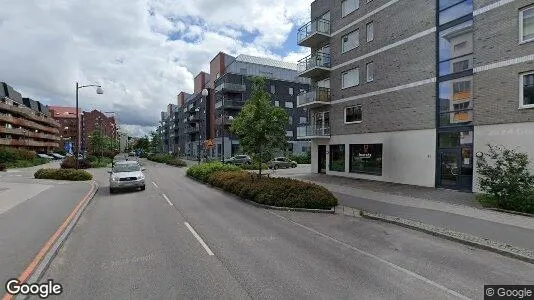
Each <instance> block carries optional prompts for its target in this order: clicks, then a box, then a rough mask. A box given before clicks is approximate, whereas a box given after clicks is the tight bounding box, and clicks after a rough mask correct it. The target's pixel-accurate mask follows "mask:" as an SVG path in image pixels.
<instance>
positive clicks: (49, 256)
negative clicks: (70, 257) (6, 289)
mask: <svg viewBox="0 0 534 300" xmlns="http://www.w3.org/2000/svg"><path fill="white" fill-rule="evenodd" d="M93 187H94V189H93ZM99 188H100V185H99V184H98V182H97V181H94V180H93V182H92V184H91V190H90V193H88V194H86V197H84V198H87V199H86V200H85V202H84V203H83V204H82V206H81V207H80V209H79V210H78V211H77V212H76V214H75V215H74V217H73V218H72V220H70V222H69V223H68V225H67V227H66V228H65V229H64V230H63V232H61V234H60V235H59V237H58V238H57V239H56V240H55V241H54V242H53V245H52V247H51V248H50V249H49V250H48V252H47V253H46V255H45V256H44V257H43V259H42V260H41V261H40V262H39V263H38V265H37V267H36V268H35V270H34V271H33V272H32V273H31V275H30V277H29V278H28V279H27V280H25V282H28V283H34V282H38V280H40V279H41V277H42V275H43V274H44V273H45V271H46V270H47V269H48V267H49V266H50V263H51V262H52V260H53V259H54V257H55V256H56V255H57V253H58V252H59V249H61V246H62V245H63V243H64V242H65V241H66V240H67V238H68V236H69V235H70V233H71V232H72V230H73V229H74V227H75V226H76V224H77V223H78V220H79V219H80V217H81V215H82V213H83V212H84V211H85V208H86V207H87V206H88V205H89V203H90V202H91V201H92V200H93V198H94V196H95V195H96V193H97V192H98V190H99ZM27 297H28V296H17V297H16V298H15V299H26V298H27Z"/></svg>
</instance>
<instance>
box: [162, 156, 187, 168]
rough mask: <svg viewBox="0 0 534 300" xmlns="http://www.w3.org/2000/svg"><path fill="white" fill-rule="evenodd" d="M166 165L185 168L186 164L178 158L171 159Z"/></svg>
mask: <svg viewBox="0 0 534 300" xmlns="http://www.w3.org/2000/svg"><path fill="white" fill-rule="evenodd" d="M167 164H168V165H171V166H175V167H187V163H186V162H185V161H183V160H181V159H179V158H173V159H171V160H169V161H168V162H167Z"/></svg>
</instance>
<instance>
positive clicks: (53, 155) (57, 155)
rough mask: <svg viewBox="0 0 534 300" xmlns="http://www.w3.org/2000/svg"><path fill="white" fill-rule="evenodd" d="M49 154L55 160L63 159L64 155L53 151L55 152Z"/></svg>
mask: <svg viewBox="0 0 534 300" xmlns="http://www.w3.org/2000/svg"><path fill="white" fill-rule="evenodd" d="M49 155H50V156H52V157H53V158H54V159H55V160H60V159H64V158H65V156H63V155H61V154H59V153H55V152H52V153H50V154H49Z"/></svg>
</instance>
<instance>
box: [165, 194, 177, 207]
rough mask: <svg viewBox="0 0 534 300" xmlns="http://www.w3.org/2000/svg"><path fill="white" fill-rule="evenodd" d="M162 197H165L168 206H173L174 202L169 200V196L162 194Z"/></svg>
mask: <svg viewBox="0 0 534 300" xmlns="http://www.w3.org/2000/svg"><path fill="white" fill-rule="evenodd" d="M162 196H163V198H165V200H167V203H169V205H170V206H174V204H172V202H171V200H169V197H167V195H165V194H162Z"/></svg>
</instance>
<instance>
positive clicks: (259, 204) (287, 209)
mask: <svg viewBox="0 0 534 300" xmlns="http://www.w3.org/2000/svg"><path fill="white" fill-rule="evenodd" d="M186 176H187V177H188V178H190V179H192V180H194V181H196V182H198V183H200V184H203V185H205V186H208V187H210V188H212V189H216V190H219V191H221V192H223V193H225V194H227V195H229V196H232V197H233V198H235V199H237V200H239V201H242V202H245V203H248V204H250V205H253V206H256V207H259V208H265V209H272V210H280V211H296V212H307V213H316V214H335V212H336V211H335V210H334V209H330V210H328V209H312V208H293V207H279V206H271V205H265V204H261V203H257V202H254V201H251V200H249V199H245V198H242V197H240V196H238V195H235V194H232V193H230V192H227V191H225V190H223V189H221V188H220V187H217V186H214V185H211V184H209V183H205V182H202V181H200V180H198V179H196V178H193V177H191V176H189V175H186Z"/></svg>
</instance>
